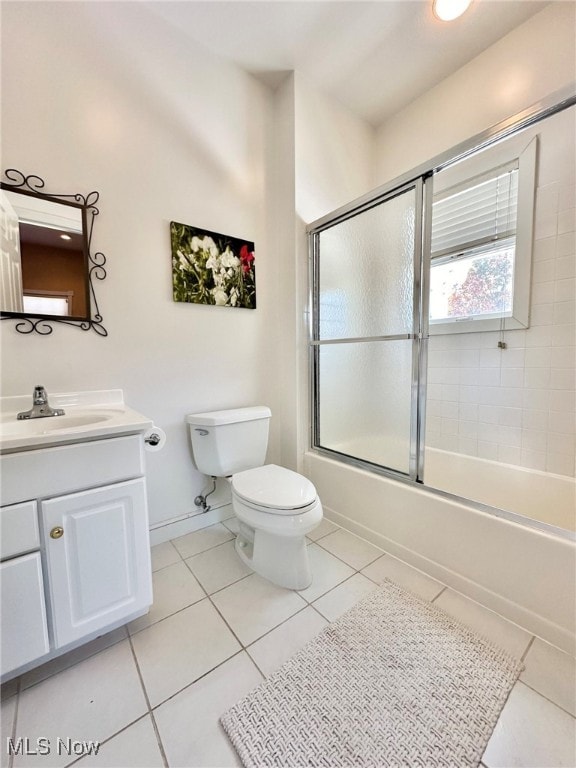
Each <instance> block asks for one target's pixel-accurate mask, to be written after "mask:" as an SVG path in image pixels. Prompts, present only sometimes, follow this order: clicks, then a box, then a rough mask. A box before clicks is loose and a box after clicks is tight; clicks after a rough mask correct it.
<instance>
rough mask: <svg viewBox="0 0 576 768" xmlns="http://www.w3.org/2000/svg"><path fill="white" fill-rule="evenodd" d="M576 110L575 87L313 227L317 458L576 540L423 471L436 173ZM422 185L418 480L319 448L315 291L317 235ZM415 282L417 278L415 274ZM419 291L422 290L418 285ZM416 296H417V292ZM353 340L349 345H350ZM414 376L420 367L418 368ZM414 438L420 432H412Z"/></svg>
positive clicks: (311, 280)
mask: <svg viewBox="0 0 576 768" xmlns="http://www.w3.org/2000/svg"><path fill="white" fill-rule="evenodd" d="M573 106H576V93H575V89H574V87H573V86H569V87H566V88H563V89H561V90H559V91H556V92H555V93H553V94H551V95H550V96H548V97H546V98H544V99H542V100H541V101H539V102H537V103H535V104H533V105H532V106H530V107H528V108H527V109H524V110H522V111H521V112H519V113H517V114H516V115H513V116H511V117H510V118H507V119H506V120H502V121H501V122H499V123H497V124H496V125H494V126H492V127H491V128H489V129H487V130H486V131H483V132H481V133H479V134H476V135H475V136H473V137H472V138H470V139H468V140H467V141H464V142H462V143H460V144H457V145H456V146H455V147H452V148H451V149H449V150H446V151H445V152H443V153H442V154H440V155H437V156H436V157H434V158H432V159H431V160H430V161H428V162H427V163H424V164H422V165H419V166H417V167H416V168H414V169H412V170H410V171H408V172H407V173H404V174H402V175H401V176H399V177H397V178H396V179H394V180H392V181H391V182H389V183H387V184H384V185H382V186H380V187H377V188H376V189H374V190H372V191H371V192H368V193H367V194H365V195H362V196H361V197H359V198H357V199H356V200H353V201H351V202H350V203H347V204H345V205H343V206H341V207H340V208H338V209H337V210H336V211H333V212H331V213H329V214H326V215H325V216H322V217H321V218H319V219H317V220H316V221H313V222H311V223H310V224H309V225H308V227H307V233H308V238H309V264H310V269H309V299H308V306H309V313H308V316H309V350H310V353H309V371H310V405H309V407H310V416H311V418H310V424H311V429H310V444H309V447H310V448H311V449H312V450H313V451H314V452H315V453H317V454H319V455H323V456H326V457H328V458H332V459H334V458H336V459H337V460H338V461H340V462H342V463H344V464H349V465H352V466H356V467H358V468H359V469H364V470H369V471H371V472H374V473H376V474H380V475H385V476H389V477H391V478H393V479H394V480H396V481H399V482H402V483H406V484H408V485H411V486H415V485H417V486H419V487H423V488H425V489H426V490H427V491H428V492H430V493H432V494H435V495H436V496H439V497H442V498H445V499H448V500H450V501H453V502H457V503H462V504H465V505H466V506H468V507H471V508H472V509H476V510H478V511H481V512H487V513H489V514H492V515H495V516H496V517H500V518H503V519H505V520H509V521H511V522H515V523H520V524H522V525H527V526H529V527H531V528H535V529H537V530H540V531H544V532H546V533H550V534H552V535H555V536H558V537H560V538H563V539H567V540H569V541H575V540H576V534H574V533H572V532H570V531H566V530H564V529H563V528H557V527H556V526H554V525H549V524H548V523H542V522H540V521H538V520H533V519H532V518H529V517H525V516H524V515H520V514H518V513H516V512H509V511H507V510H503V509H500V508H499V507H492V506H490V505H488V504H484V503H482V502H478V501H474V500H473V499H469V498H467V497H465V496H458V495H457V494H453V493H449V492H447V491H442V490H440V489H439V488H432V487H429V486H427V485H425V484H424V483H423V481H422V478H423V469H424V439H423V437H424V427H425V408H426V380H425V378H426V374H427V352H428V293H429V291H428V287H429V272H430V269H429V260H430V235H431V226H432V222H431V209H432V184H431V182H432V177H433V175H434V174H435V173H437V172H438V171H440V170H442V169H443V168H446V167H448V166H450V165H453V164H455V163H457V162H459V161H460V160H463V159H464V158H466V157H468V156H470V155H472V154H474V153H475V152H478V151H480V150H482V149H485V148H486V147H489V146H491V145H492V144H496V143H497V142H499V141H502V140H503V139H506V138H509V137H511V136H513V135H515V134H518V133H520V132H521V131H523V130H524V129H526V128H529V127H530V126H532V125H535V124H537V123H539V122H541V121H542V120H545V119H546V118H547V117H552V116H553V115H555V114H558V113H559V112H562V111H564V110H565V109H568V108H570V107H573ZM417 180H421V181H422V186H423V198H422V208H421V210H422V213H423V219H422V227H421V233H422V250H421V254H422V258H421V271H420V273H419V279H420V289H419V290H420V293H421V296H420V313H421V317H420V332H419V338H418V366H417V370H418V371H419V373H420V381H419V382H418V386H417V389H416V393H415V392H414V382H413V393H412V395H413V405H414V398H415V400H416V402H417V406H416V425H415V431H416V445H415V449H414V450H415V455H416V464H417V475H416V478H415V479H413V478H412V477H411V476H409V475H406V474H404V473H402V472H396V471H392V470H390V469H387V468H385V467H381V466H379V465H376V464H372V463H371V462H367V461H364V460H362V459H355V458H353V457H350V456H346V455H345V454H340V453H338V452H336V451H330V450H328V449H325V448H321V447H320V446H318V445H317V444H316V435H317V434H318V432H317V427H318V424H317V421H318V402H317V395H318V392H317V373H318V371H317V366H318V349H319V346H320V345H319V344H317V343H316V342H317V339H316V337H315V334H317V329H318V325H317V323H318V318H317V317H316V316H315V315H317V301H316V299H317V294H316V296H315V292H317V289H318V273H317V269H318V265H317V262H318V253H317V247H316V243H317V236H316V235H317V233H319V232H320V231H322V230H323V229H327V228H328V227H329V226H331V225H334V224H337V223H338V222H340V221H344V220H345V219H347V218H349V217H350V216H351V215H353V214H354V213H360V212H361V211H363V210H368V209H369V208H371V207H373V206H374V205H376V204H378V202H381V201H383V200H384V199H385V198H386V197H387V196H393V195H394V192H395V191H396V190H399V189H401V188H405V187H409V186H410V185H414V184H415V182H416V181H417ZM415 279H417V275H416V274H415ZM415 287H416V286H415ZM415 295H416V291H415ZM347 341H348V340H347ZM413 372H414V366H413ZM411 432H412V436H413V433H414V428H413V429H412V430H411Z"/></svg>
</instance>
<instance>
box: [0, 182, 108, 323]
mask: <svg viewBox="0 0 576 768" xmlns="http://www.w3.org/2000/svg"><path fill="white" fill-rule="evenodd" d="M6 178H7V179H8V182H5V183H2V184H1V185H0V312H1V314H2V319H6V318H24V320H23V321H21V322H18V323H17V325H16V330H18V331H19V332H20V333H31V332H32V331H36V332H37V333H41V334H48V333H51V332H52V327H51V325H50V324H49V323H48V322H47V320H50V321H55V322H64V323H67V324H69V325H76V326H78V327H80V328H82V329H83V330H89V329H90V328H94V330H95V331H96V332H97V333H99V334H100V335H103V336H105V335H107V334H106V330H105V329H104V328H103V326H102V323H101V320H102V318H101V316H100V315H99V313H98V306H97V303H96V297H95V295H94V287H93V284H92V279H93V278H95V279H97V280H103V279H104V277H105V276H106V271H105V269H104V264H105V261H106V259H105V257H104V256H103V254H101V253H96V254H94V256H92V255H91V254H90V237H91V231H92V224H93V219H94V216H95V215H96V214H97V213H98V209H97V208H96V207H95V205H94V204H95V202H96V201H97V199H98V193H97V192H92V193H90V195H88V197H84V196H83V195H47V194H44V192H41V191H40V190H41V189H43V186H44V182H43V181H42V180H41V179H39V178H38V177H37V176H28V177H25V176H24V175H23V174H21V173H20V172H19V171H14V170H9V171H6Z"/></svg>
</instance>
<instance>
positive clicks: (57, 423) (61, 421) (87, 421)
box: [0, 412, 114, 438]
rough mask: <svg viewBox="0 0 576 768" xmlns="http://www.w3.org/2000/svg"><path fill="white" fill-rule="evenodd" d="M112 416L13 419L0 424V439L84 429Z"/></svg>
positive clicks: (79, 415)
mask: <svg viewBox="0 0 576 768" xmlns="http://www.w3.org/2000/svg"><path fill="white" fill-rule="evenodd" d="M113 415H114V414H113V413H112V412H111V413H98V412H96V413H82V414H65V415H64V416H46V417H45V418H40V419H23V420H22V421H18V420H16V421H15V420H14V419H13V418H11V419H9V420H7V421H1V422H0V437H2V438H4V437H9V436H10V437H11V436H14V437H17V436H21V437H25V436H27V435H29V436H32V435H45V434H47V433H49V432H58V431H61V430H69V429H76V428H77V427H86V426H89V425H95V424H99V423H101V422H103V421H108V420H109V419H111V418H112V416H113Z"/></svg>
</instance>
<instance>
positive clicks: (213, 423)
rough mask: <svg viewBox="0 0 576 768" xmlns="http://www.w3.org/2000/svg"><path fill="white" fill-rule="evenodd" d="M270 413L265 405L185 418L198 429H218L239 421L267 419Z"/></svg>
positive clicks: (209, 412)
mask: <svg viewBox="0 0 576 768" xmlns="http://www.w3.org/2000/svg"><path fill="white" fill-rule="evenodd" d="M271 416H272V411H271V410H270V408H268V407H266V406H265V405H253V406H250V407H248V408H231V409H227V410H224V411H206V412H205V413H189V414H188V416H186V421H187V423H188V424H196V425H198V426H200V427H218V426H221V425H223V424H236V423H237V422H240V421H256V420H257V419H269V418H270V417H271Z"/></svg>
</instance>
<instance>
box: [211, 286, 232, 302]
mask: <svg viewBox="0 0 576 768" xmlns="http://www.w3.org/2000/svg"><path fill="white" fill-rule="evenodd" d="M212 296H214V303H215V304H216V306H218V307H224V306H225V305H226V303H227V302H228V294H227V293H226V291H225V290H224V289H223V288H213V289H212Z"/></svg>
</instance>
